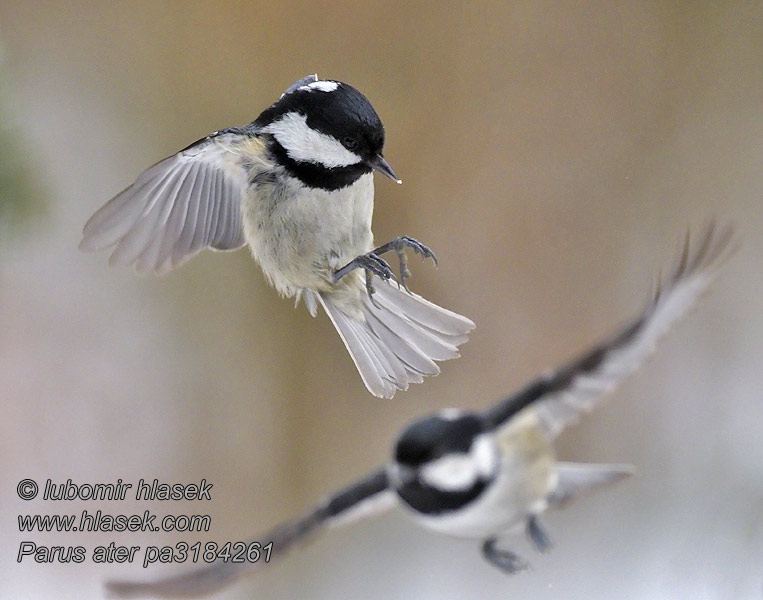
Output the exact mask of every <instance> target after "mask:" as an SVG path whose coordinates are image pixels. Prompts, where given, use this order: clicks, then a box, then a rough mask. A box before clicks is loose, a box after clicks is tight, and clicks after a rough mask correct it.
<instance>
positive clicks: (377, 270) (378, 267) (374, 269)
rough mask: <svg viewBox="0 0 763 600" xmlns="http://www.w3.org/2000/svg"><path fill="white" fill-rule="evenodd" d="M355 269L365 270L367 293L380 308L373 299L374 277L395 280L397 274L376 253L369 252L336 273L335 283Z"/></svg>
mask: <svg viewBox="0 0 763 600" xmlns="http://www.w3.org/2000/svg"><path fill="white" fill-rule="evenodd" d="M355 269H363V270H364V271H365V272H366V292H368V297H369V298H371V302H373V303H374V306H376V307H377V308H379V307H378V306H377V305H376V302H374V299H373V294H374V291H375V290H374V284H373V278H374V275H376V276H377V277H379V278H381V279H391V278H395V274H394V273H393V272H392V269H391V268H390V266H389V264H388V263H387V261H386V260H384V259H383V258H380V257H379V256H378V255H377V254H376V252H375V251H374V252H369V253H368V254H361V255H360V256H356V257H355V258H353V259H352V260H351V261H350V262H348V263H347V264H346V265H344V266H343V267H342V268H341V269H337V270H336V271H334V283H337V282H338V281H339V280H340V279H341V278H342V277H344V276H345V275H347V274H348V273H351V272H352V271H354V270H355Z"/></svg>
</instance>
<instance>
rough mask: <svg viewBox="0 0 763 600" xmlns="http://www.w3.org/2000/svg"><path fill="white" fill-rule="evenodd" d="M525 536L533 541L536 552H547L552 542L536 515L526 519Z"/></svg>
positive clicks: (552, 545) (552, 544) (551, 546)
mask: <svg viewBox="0 0 763 600" xmlns="http://www.w3.org/2000/svg"><path fill="white" fill-rule="evenodd" d="M526 531H527V538H528V539H529V540H530V541H531V542H532V543H533V545H534V546H535V548H536V549H537V550H538V552H548V551H549V550H551V548H553V547H554V543H553V542H552V541H551V538H550V537H549V536H548V534H547V533H546V531H545V530H544V529H543V527H542V526H541V524H540V522H539V521H538V517H530V518H529V519H527V530H526Z"/></svg>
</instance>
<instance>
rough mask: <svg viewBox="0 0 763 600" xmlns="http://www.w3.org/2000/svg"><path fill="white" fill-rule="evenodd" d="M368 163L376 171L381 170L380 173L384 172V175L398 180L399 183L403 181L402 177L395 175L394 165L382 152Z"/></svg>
mask: <svg viewBox="0 0 763 600" xmlns="http://www.w3.org/2000/svg"><path fill="white" fill-rule="evenodd" d="M366 164H367V165H368V166H369V167H371V168H372V169H374V170H375V171H379V173H383V174H384V175H386V176H387V177H389V178H390V179H391V180H392V181H396V182H397V183H403V181H402V179H398V177H397V175H395V172H394V171H393V170H392V167H390V166H389V163H388V162H387V161H386V160H384V157H383V156H382V155H381V154H377V155H376V156H374V157H373V158H372V159H371V160H369V161H368V162H367V163H366Z"/></svg>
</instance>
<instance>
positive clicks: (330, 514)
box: [106, 468, 396, 598]
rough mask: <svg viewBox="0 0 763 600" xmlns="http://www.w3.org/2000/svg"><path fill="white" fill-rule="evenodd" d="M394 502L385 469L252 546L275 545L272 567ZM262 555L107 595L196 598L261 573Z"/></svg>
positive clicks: (112, 586)
mask: <svg viewBox="0 0 763 600" xmlns="http://www.w3.org/2000/svg"><path fill="white" fill-rule="evenodd" d="M395 499H396V496H395V495H394V492H393V491H392V490H391V489H390V488H389V481H388V479H387V473H386V469H385V468H380V469H378V470H377V471H375V472H373V473H372V474H370V475H368V476H367V477H365V478H363V479H361V480H359V481H357V482H355V483H354V484H352V485H350V486H348V487H346V488H344V489H343V490H341V491H340V492H338V493H336V494H334V495H333V496H329V497H327V498H325V499H324V500H323V501H322V502H320V503H319V504H317V505H316V506H315V507H314V508H313V509H311V510H310V511H308V512H307V513H306V514H304V515H303V516H301V517H298V518H296V519H292V520H290V521H286V522H284V523H281V524H280V525H277V526H276V527H275V528H273V529H271V530H270V531H268V532H267V533H265V534H264V535H262V536H260V537H257V538H255V539H254V540H251V541H252V542H254V541H257V542H259V543H260V544H261V546H262V547H263V548H264V547H265V546H267V545H268V544H272V546H271V551H270V555H269V560H268V562H272V561H273V560H276V559H278V558H281V557H282V556H283V555H284V554H285V553H286V552H287V551H288V550H289V549H290V548H291V547H292V546H294V545H295V544H297V543H298V542H300V541H303V540H304V539H305V538H307V537H308V536H309V535H310V534H311V533H314V532H316V531H318V530H320V529H322V528H323V527H325V526H330V525H340V524H342V525H344V524H347V523H348V522H351V521H354V520H355V519H357V518H362V517H367V516H371V515H373V514H378V513H380V512H382V511H384V510H387V509H389V508H392V506H394V504H395ZM265 564H267V563H266V561H265V559H264V550H263V552H262V553H261V554H260V558H259V560H258V561H257V562H243V563H233V562H223V561H221V560H218V561H217V562H215V563H212V564H211V565H209V566H208V567H205V568H200V569H197V570H195V571H189V572H188V573H185V574H181V575H176V576H174V577H168V578H166V579H159V580H156V581H148V582H139V581H109V582H107V583H106V589H107V592H108V593H109V594H110V595H111V596H112V597H119V598H139V597H144V596H151V597H157V598H193V597H199V596H204V595H206V594H210V593H212V592H214V591H217V590H219V589H221V588H223V587H226V586H227V585H230V584H231V583H232V582H233V581H234V580H236V579H238V578H239V577H241V576H243V575H245V574H248V573H250V572H252V571H254V570H256V569H259V568H261V567H263V566H264V565H265Z"/></svg>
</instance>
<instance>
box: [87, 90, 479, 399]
mask: <svg viewBox="0 0 763 600" xmlns="http://www.w3.org/2000/svg"><path fill="white" fill-rule="evenodd" d="M383 146H384V128H383V126H382V123H381V120H380V119H379V116H378V115H377V114H376V111H375V110H374V108H373V107H372V106H371V104H370V102H369V101H368V100H367V99H366V98H365V96H363V95H362V94H361V93H360V92H358V91H357V90H356V89H355V88H353V87H352V86H349V85H347V84H345V83H341V82H338V81H332V80H319V79H318V77H317V76H315V75H313V76H309V77H305V78H303V79H300V80H299V81H297V82H296V83H294V84H293V85H292V86H291V87H289V88H288V89H287V90H286V92H284V94H283V95H282V96H281V98H280V99H279V100H277V101H276V102H275V103H273V104H272V105H271V106H270V107H269V108H267V109H266V110H265V111H263V112H262V114H261V115H260V116H259V117H257V119H256V120H255V121H253V122H252V123H250V124H249V125H246V126H244V127H232V128H229V129H224V130H221V131H217V132H215V133H213V134H211V135H209V136H207V137H205V138H203V139H201V140H199V141H197V142H195V143H193V144H191V145H190V146H188V147H187V148H185V149H184V150H181V151H180V152H178V153H177V154H175V155H173V156H170V157H169V158H166V159H165V160H162V161H160V162H159V163H157V164H155V165H154V166H153V167H150V168H149V169H147V170H146V171H145V172H144V173H143V174H141V175H140V176H139V177H138V179H137V180H136V181H135V183H133V184H132V185H131V186H129V187H128V188H127V189H125V190H124V191H123V192H121V193H120V194H118V195H117V196H116V197H114V198H113V199H112V200H111V201H109V202H108V203H107V204H106V205H104V206H103V207H102V208H101V209H100V210H98V211H97V212H96V213H95V214H94V215H93V216H92V217H91V219H90V220H89V221H88V222H87V224H86V225H85V228H84V232H83V239H82V243H81V244H80V248H82V249H83V250H87V251H94V250H101V249H106V248H113V251H112V254H111V258H110V260H109V263H110V264H112V265H133V266H134V267H135V268H136V270H137V271H138V272H141V273H145V272H149V271H153V272H155V273H158V274H162V273H166V272H168V271H169V270H171V269H173V268H175V267H177V266H179V265H181V264H182V263H184V262H185V261H187V260H188V259H190V258H191V257H193V256H195V255H196V254H198V253H199V252H200V251H201V250H203V249H205V248H211V249H212V250H236V249H238V248H241V247H243V246H245V245H248V246H249V248H250V249H251V252H252V255H253V256H254V258H255V260H256V261H257V262H258V263H259V264H260V266H261V267H262V270H263V272H264V273H265V276H266V278H267V279H268V281H269V282H270V283H271V284H272V285H273V286H274V287H275V288H276V289H277V290H278V292H279V293H280V294H281V295H283V296H287V297H295V298H296V299H297V301H299V300H300V299H303V300H304V301H305V304H306V306H307V308H308V310H309V311H310V313H311V314H312V315H313V316H315V314H316V312H317V307H318V305H321V306H322V307H323V308H324V309H325V310H326V312H327V313H328V315H329V317H330V318H331V321H332V322H333V323H334V325H335V327H336V328H337V330H338V331H339V334H340V335H341V337H342V340H343V341H344V344H345V346H346V347H347V350H348V351H349V353H350V355H351V356H352V359H353V361H354V362H355V365H356V367H357V368H358V371H359V372H360V375H361V377H362V379H363V382H364V383H365V385H366V387H367V388H368V390H369V391H370V392H371V393H372V394H374V395H376V396H381V397H385V398H391V397H392V396H393V395H394V394H395V392H396V391H397V390H399V389H403V390H405V389H407V388H408V385H409V384H410V383H420V382H421V381H423V378H424V377H425V376H430V375H436V374H437V373H439V367H438V366H437V364H436V362H435V361H441V360H447V359H451V358H456V357H457V356H458V355H459V354H458V346H459V345H460V344H462V343H464V342H465V341H466V340H467V337H468V335H467V334H468V332H469V331H470V330H471V329H473V328H474V323H472V322H471V321H470V320H469V319H467V318H466V317H462V316H461V315H458V314H456V313H454V312H451V311H449V310H446V309H444V308H441V307H439V306H437V305H435V304H432V303H431V302H427V301H426V300H424V299H423V298H421V297H419V296H417V295H415V294H412V293H410V292H408V291H407V286H405V285H403V287H404V288H405V289H401V286H399V285H396V284H392V283H391V278H392V277H393V274H392V271H391V270H390V267H389V265H388V264H387V263H386V261H385V260H384V259H383V258H381V257H380V256H378V255H377V254H376V253H375V252H374V245H373V234H372V232H371V219H372V216H373V207H374V200H373V198H374V187H373V175H372V172H373V171H374V170H376V171H379V172H381V173H383V174H384V175H386V176H388V177H390V178H392V179H394V180H395V181H397V182H398V183H400V181H399V180H398V179H397V176H396V175H395V173H394V172H393V171H392V169H391V167H390V166H389V164H387V161H386V160H385V159H384V157H383V155H382V150H383ZM406 248H411V249H413V250H414V251H416V252H418V253H420V254H421V255H422V257H428V256H431V257H432V258H433V259H434V255H433V254H432V253H431V251H430V250H429V249H428V248H426V246H423V245H421V244H419V243H418V242H416V241H415V240H413V239H412V238H408V237H406V236H403V237H401V238H397V239H396V240H394V241H393V242H391V243H389V244H385V245H384V246H382V247H380V248H378V249H377V250H378V251H379V253H381V252H382V251H388V250H395V251H396V253H397V255H398V258H399V260H400V267H401V273H400V278H401V282H402V283H403V284H405V279H406V277H407V276H408V274H409V272H408V269H407V267H406V259H405V254H404V251H405V249H406ZM364 274H365V278H364V277H363V275H364ZM374 291H375V292H376V293H375V294H373V296H372V297H371V298H369V296H370V295H371V293H372V292H374ZM367 292H368V293H367Z"/></svg>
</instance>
